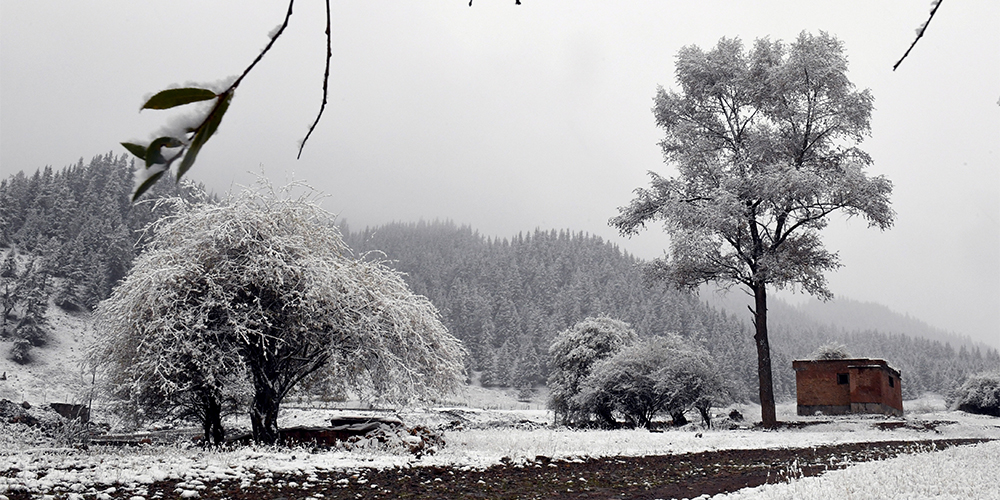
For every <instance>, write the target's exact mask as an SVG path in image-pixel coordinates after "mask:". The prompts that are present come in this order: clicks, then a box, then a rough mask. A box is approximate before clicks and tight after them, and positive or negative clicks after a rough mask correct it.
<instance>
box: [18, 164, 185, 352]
mask: <svg viewBox="0 0 1000 500" xmlns="http://www.w3.org/2000/svg"><path fill="white" fill-rule="evenodd" d="M132 187H133V186H132V161H131V160H130V159H127V158H126V155H121V156H114V155H113V154H111V153H108V154H107V155H103V156H96V157H94V158H93V159H92V160H91V161H90V162H89V163H84V162H83V160H82V159H81V160H80V161H79V162H78V163H77V164H76V165H71V166H69V167H66V168H63V169H62V170H58V171H55V170H54V169H53V168H52V167H45V168H44V169H39V170H36V171H35V172H34V173H31V174H26V173H24V172H23V171H21V172H18V173H16V174H14V175H12V176H10V177H8V178H6V179H3V180H2V181H0V248H2V249H3V254H2V255H3V260H2V264H0V275H2V280H3V282H2V285H0V299H2V302H3V304H2V305H3V317H2V334H3V336H4V337H5V338H12V339H15V344H17V345H18V347H17V349H18V350H19V352H21V353H22V354H23V355H25V356H26V355H27V353H28V351H29V349H30V347H32V346H33V347H39V346H42V345H44V344H45V342H46V337H47V333H46V332H47V329H48V327H47V325H46V324H45V311H46V309H47V308H48V305H49V303H53V304H55V305H56V306H58V307H61V308H63V309H66V310H68V311H89V310H92V309H93V308H94V307H95V306H96V305H97V303H98V302H100V301H101V300H103V299H105V298H107V297H108V295H109V294H110V293H111V289H112V288H113V287H114V285H115V283H117V282H118V281H119V280H120V279H122V278H123V277H124V276H125V275H126V273H128V270H129V269H130V268H131V267H132V260H133V259H134V258H135V256H136V255H138V253H139V252H141V251H142V247H143V242H144V238H145V236H144V233H143V228H144V227H146V225H147V224H149V223H150V222H152V221H154V220H156V219H158V218H160V217H163V216H165V215H167V214H169V213H171V207H169V206H167V205H159V206H157V205H156V204H155V203H154V202H153V201H154V200H155V199H157V198H162V197H168V196H169V197H182V198H186V199H189V200H195V199H198V198H199V197H201V196H203V194H201V193H204V189H202V188H200V187H198V186H194V185H193V184H186V185H185V184H181V185H177V184H174V183H168V182H163V183H160V184H158V185H157V186H156V187H155V188H154V189H153V190H151V192H150V193H149V194H147V195H146V196H144V197H143V199H142V200H141V201H140V202H138V203H135V204H133V203H130V201H129V200H130V193H131V190H132ZM17 341H19V343H18V342H17ZM25 359H27V358H25Z"/></svg>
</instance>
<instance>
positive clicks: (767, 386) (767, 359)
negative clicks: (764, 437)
mask: <svg viewBox="0 0 1000 500" xmlns="http://www.w3.org/2000/svg"><path fill="white" fill-rule="evenodd" d="M753 298H754V311H753V313H754V314H753V323H754V327H755V329H756V332H755V333H754V336H753V339H754V343H755V344H757V379H758V381H759V382H760V420H761V423H762V424H763V425H764V428H765V429H774V428H775V427H777V426H778V420H777V417H776V416H775V412H774V383H773V381H772V378H771V346H770V344H769V343H768V340H767V289H766V288H765V285H764V284H763V283H760V284H757V285H755V286H754V287H753Z"/></svg>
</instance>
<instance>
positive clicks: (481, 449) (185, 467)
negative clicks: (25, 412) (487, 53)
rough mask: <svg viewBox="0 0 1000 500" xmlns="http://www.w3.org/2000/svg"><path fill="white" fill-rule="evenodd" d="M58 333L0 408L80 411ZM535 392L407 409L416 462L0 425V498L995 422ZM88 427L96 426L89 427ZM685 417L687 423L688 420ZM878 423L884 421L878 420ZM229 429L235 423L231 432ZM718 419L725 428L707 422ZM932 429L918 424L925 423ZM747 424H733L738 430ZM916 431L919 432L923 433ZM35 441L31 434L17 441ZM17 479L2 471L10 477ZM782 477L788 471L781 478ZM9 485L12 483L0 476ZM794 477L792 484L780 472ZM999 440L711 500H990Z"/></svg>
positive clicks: (816, 441) (70, 323)
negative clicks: (611, 405) (762, 424)
mask: <svg viewBox="0 0 1000 500" xmlns="http://www.w3.org/2000/svg"><path fill="white" fill-rule="evenodd" d="M51 319H52V320H53V321H55V322H57V323H58V327H59V328H58V330H60V331H76V332H83V333H77V334H73V335H70V336H56V338H54V339H53V342H52V343H51V344H50V345H49V346H47V347H46V348H44V349H39V350H38V352H37V356H38V362H37V363H35V364H33V365H29V366H27V367H21V366H19V365H14V364H12V363H10V362H9V361H8V360H7V359H6V358H5V357H4V359H0V371H4V372H5V373H6V375H7V380H4V381H0V398H6V399H11V400H14V401H18V402H20V401H28V402H30V403H31V404H33V405H41V404H43V403H48V402H83V401H86V399H87V397H88V393H89V385H90V384H89V382H90V380H89V377H87V376H86V374H84V373H82V370H81V369H80V367H79V365H78V364H77V363H76V360H78V359H79V358H80V355H81V352H82V348H83V346H84V345H85V344H86V341H87V339H86V336H87V335H88V334H89V332H87V330H86V328H84V327H82V324H83V323H84V322H83V321H82V319H81V318H77V317H73V316H70V315H65V314H62V313H59V314H58V315H57V317H54V318H51ZM545 396H546V395H545V394H544V393H539V394H535V395H534V398H533V399H532V401H530V402H522V401H517V399H516V393H514V392H512V391H498V390H489V389H483V388H481V387H469V388H467V390H466V392H464V393H462V394H460V395H457V396H456V397H454V398H453V399H452V400H451V401H449V403H448V404H449V405H453V407H449V408H437V409H431V410H413V411H409V412H404V413H403V414H402V417H403V419H404V421H406V423H407V424H409V425H417V424H424V425H428V426H430V427H437V426H439V425H442V424H450V423H453V422H456V421H457V422H460V423H461V426H460V427H458V428H456V430H450V431H446V432H445V440H446V442H447V445H446V446H445V447H444V448H443V449H441V450H439V451H438V452H437V453H435V454H432V455H424V456H423V457H421V458H416V457H414V456H412V455H410V454H408V453H402V452H390V451H386V450H377V449H369V450H361V451H352V452H346V451H327V452H318V453H316V452H311V451H309V450H305V449H273V448H272V449H268V448H244V449H238V450H232V451H205V450H202V449H200V448H197V447H193V446H190V445H186V446H178V445H172V446H143V447H132V448H102V447H96V446H93V447H91V448H90V449H89V450H75V449H71V448H57V447H54V445H53V443H52V441H51V440H48V441H46V439H43V438H42V437H41V436H39V435H38V433H37V431H27V432H26V431H25V430H24V429H23V427H19V428H18V430H16V429H15V426H12V425H10V424H6V423H0V500H5V499H6V497H5V494H9V493H10V492H12V491H23V490H28V491H30V492H32V493H33V494H35V495H48V494H57V493H58V497H59V498H87V499H91V498H97V499H103V498H110V497H114V498H121V497H123V495H124V497H125V498H128V497H130V496H133V495H134V496H144V495H145V494H146V493H145V492H146V487H147V485H149V484H151V483H153V482H156V481H160V480H166V479H173V480H178V481H182V483H181V484H179V485H178V495H179V496H181V497H184V496H185V495H188V496H194V492H196V491H198V490H199V489H203V488H205V487H206V485H207V484H210V483H211V482H213V481H218V480H236V481H249V480H250V478H254V477H260V476H261V475H263V476H267V475H268V474H274V473H282V472H287V473H294V474H296V475H299V476H301V477H302V478H303V480H304V481H307V482H308V481H313V480H315V479H310V478H311V477H314V474H315V473H317V472H319V471H323V470H331V469H354V468H361V467H397V466H398V467H416V466H421V465H449V466H454V467H459V468H463V467H472V468H484V467H488V466H491V465H495V464H499V463H504V462H508V463H509V462H514V463H517V462H524V461H529V460H532V459H534V458H535V457H536V456H539V455H542V456H546V457H551V458H554V459H567V460H573V459H576V458H584V457H604V456H644V455H666V454H677V453H692V452H702V451H713V450H724V449H767V448H800V447H810V446H818V445H825V444H841V443H857V442H877V441H916V440H926V439H946V438H987V439H998V440H1000V419H998V418H994V417H986V416H979V415H969V414H965V413H961V412H952V411H947V410H946V409H945V403H944V400H943V398H941V397H940V396H936V395H927V396H925V397H924V398H921V399H919V400H915V401H906V402H904V406H905V407H906V408H907V412H906V415H905V424H906V425H902V426H900V427H898V428H894V429H892V430H879V429H878V428H877V426H876V424H878V423H880V422H887V420H886V419H884V418H882V417H858V416H854V417H799V416H797V415H796V414H795V405H794V403H791V402H789V403H785V404H781V405H779V407H778V418H779V420H781V421H786V422H810V421H812V422H816V421H822V422H824V423H816V424H815V425H808V426H804V427H802V428H797V429H784V430H780V431H774V432H764V431H759V430H750V429H747V428H741V429H727V430H723V429H722V428H719V429H712V430H701V429H696V428H695V427H696V426H695V425H692V426H689V427H688V428H684V429H678V430H667V431H666V432H662V433H650V432H647V431H643V430H614V431H596V430H593V431H571V430H566V429H556V428H551V427H547V426H544V425H543V424H546V423H549V422H551V420H552V417H551V415H550V414H549V413H548V412H547V411H545V410H544V401H545ZM734 408H735V409H737V410H739V411H740V412H741V413H742V414H743V415H745V416H746V417H747V419H748V420H749V422H747V424H752V423H753V420H754V419H755V418H759V414H760V410H759V407H755V406H753V405H738V406H735V407H731V408H726V409H721V410H719V411H718V412H717V413H718V415H720V416H724V415H728V413H729V411H730V410H732V409H734ZM332 413H333V412H332V411H331V410H323V409H315V408H304V407H299V408H295V407H292V405H286V408H285V409H284V410H283V412H282V415H281V420H280V425H281V426H283V427H288V426H295V425H325V424H326V423H327V422H328V420H327V419H328V418H329V417H330V416H331V414H332ZM96 418H97V419H99V420H100V416H99V415H98V416H97V417H96ZM692 418H693V419H694V420H696V421H697V420H699V419H698V418H697V417H695V416H693V415H692ZM889 421H892V420H889ZM233 423H235V424H236V425H240V422H239V421H236V422H233ZM720 423H723V424H724V423H726V422H725V419H724V418H722V419H720ZM928 423H933V425H930V426H927V425H926V424H928ZM747 426H748V425H746V426H744V427H747ZM928 427H933V429H929V428H928ZM31 432H35V435H31ZM15 470H16V471H17V472H16V474H15V473H13V471H15ZM792 472H794V471H792ZM8 475H13V476H14V477H5V476H8ZM792 475H794V474H792ZM998 477H1000V441H993V442H990V443H984V444H980V445H975V446H963V447H958V448H951V449H947V450H944V451H928V452H927V453H919V454H914V455H904V456H900V457H897V458H894V459H889V460H884V461H880V462H866V463H859V464H856V465H852V466H850V467H848V468H846V469H843V470H838V471H832V472H828V473H826V474H823V475H822V476H818V477H810V478H803V479H798V480H794V481H792V482H790V483H783V484H776V485H767V486H762V487H758V488H752V489H747V490H742V491H739V492H737V493H733V494H730V495H720V496H718V497H717V498H740V499H743V498H762V499H773V498H880V499H881V498H984V499H989V498H996V499H1000V481H998V480H997V478H998Z"/></svg>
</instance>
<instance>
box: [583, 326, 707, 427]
mask: <svg viewBox="0 0 1000 500" xmlns="http://www.w3.org/2000/svg"><path fill="white" fill-rule="evenodd" d="M721 387H722V382H721V379H720V377H719V375H718V372H717V371H716V369H715V366H714V364H713V362H712V360H711V357H710V355H709V354H708V352H707V351H705V350H704V349H702V348H700V347H698V346H695V345H693V344H691V343H689V342H687V341H685V340H684V339H682V338H681V337H680V336H678V335H673V334H669V335H666V336H663V337H652V338H650V339H646V340H642V341H639V342H636V343H634V344H632V345H630V346H628V347H626V348H624V349H622V350H621V351H619V352H618V353H617V354H615V355H614V356H612V357H611V358H609V359H607V360H604V361H601V362H599V363H597V364H596V365H595V366H594V368H593V371H592V373H591V374H590V376H588V377H587V378H586V379H585V380H584V381H583V382H582V383H581V391H580V393H579V394H578V395H577V396H576V397H574V399H573V400H574V402H575V403H577V404H579V405H580V406H582V407H585V408H586V407H594V406H596V405H605V406H608V407H610V408H611V409H612V410H614V411H615V412H616V413H617V414H620V415H621V416H623V417H624V418H625V419H626V421H627V423H628V424H629V425H633V426H639V427H648V426H649V424H650V423H651V422H652V420H653V418H654V417H655V416H657V415H658V414H661V413H667V414H670V415H671V416H672V417H673V418H674V421H675V423H680V421H683V414H684V411H685V410H687V409H689V408H692V407H695V406H696V405H698V406H699V410H700V411H701V412H702V415H703V417H704V416H705V415H707V414H708V413H709V409H710V408H711V405H712V403H713V402H715V401H716V400H717V399H718V395H719V393H720V392H721ZM705 418H706V421H705V423H706V425H708V424H709V420H708V417H705Z"/></svg>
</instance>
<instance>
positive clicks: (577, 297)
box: [0, 155, 1000, 401]
mask: <svg viewBox="0 0 1000 500" xmlns="http://www.w3.org/2000/svg"><path fill="white" fill-rule="evenodd" d="M131 170H132V166H131V162H129V161H126V159H125V158H124V157H114V156H113V155H103V156H97V157H95V158H94V159H92V160H91V162H90V163H89V164H85V163H83V162H82V161H81V162H78V163H77V164H76V165H71V166H69V167H66V168H65V169H62V170H59V171H55V170H53V169H51V168H48V167H47V168H45V169H40V170H38V171H36V172H35V173H33V174H27V173H23V172H19V173H17V174H15V175H12V176H10V177H9V178H7V179H3V180H0V195H2V196H0V207H2V217H0V263H2V264H3V266H2V267H3V269H2V270H0V291H2V292H3V293H0V298H2V299H3V300H2V302H3V313H4V314H3V318H2V320H3V321H2V328H0V355H2V356H4V357H6V358H8V359H11V360H14V361H15V362H16V364H17V366H21V367H23V369H24V370H30V369H31V366H32V361H31V359H32V357H33V353H37V354H38V355H39V358H40V359H46V358H50V357H51V356H48V354H51V353H49V352H48V351H47V350H49V349H52V347H51V346H49V345H47V342H48V339H49V337H50V334H51V333H52V332H54V331H56V330H58V328H56V325H55V324H54V323H53V322H58V317H54V316H53V313H54V312H56V311H53V310H54V309H61V310H64V311H77V312H79V313H80V314H83V315H84V316H88V315H89V313H88V311H89V310H91V309H92V308H93V307H94V305H96V304H97V302H99V301H100V300H103V299H104V298H105V297H107V296H108V294H109V293H110V291H111V289H112V288H113V287H114V286H115V285H116V284H117V282H118V281H119V280H120V279H121V278H122V277H123V276H125V275H127V274H128V272H129V270H130V268H131V264H132V261H133V259H134V258H135V257H136V256H137V255H139V254H140V253H141V252H142V250H143V248H144V245H143V242H144V241H145V239H146V238H148V237H149V236H150V235H149V234H148V233H146V232H145V231H144V230H143V228H144V227H146V226H147V225H148V224H149V223H151V222H153V221H155V220H158V219H159V218H161V217H164V216H169V215H170V214H172V213H173V212H172V211H171V210H170V209H169V207H170V206H171V205H170V204H169V203H168V204H164V205H158V204H154V203H148V202H147V203H140V204H130V203H129V201H128V199H129V194H130V192H131V187H132V186H131ZM157 186H158V188H157V189H158V190H162V191H157V192H153V193H150V196H163V197H183V198H185V199H187V200H188V202H192V203H195V202H199V201H202V202H207V203H215V202H217V200H216V199H215V198H213V197H211V196H208V197H206V196H205V195H204V194H203V191H201V190H200V189H199V188H197V187H194V186H189V187H184V186H177V185H175V184H172V183H160V184H157ZM341 229H342V232H343V233H344V239H345V241H346V242H347V243H348V244H349V245H350V246H351V248H352V249H353V250H354V251H355V253H356V255H357V256H359V257H360V258H371V259H388V261H389V264H390V265H392V266H393V267H394V268H396V269H397V270H399V271H401V272H404V273H406V276H405V279H406V281H407V283H408V284H409V286H410V287H411V288H412V289H413V290H414V291H415V292H416V293H419V294H422V295H425V296H427V297H428V298H429V299H430V300H431V302H432V303H433V304H434V305H435V306H436V307H437V308H438V310H439V311H440V313H441V316H442V321H443V322H444V324H445V325H446V326H447V327H448V328H449V330H451V332H452V333H453V334H454V335H455V336H456V337H458V338H459V339H461V340H462V341H463V342H464V344H465V347H466V349H467V350H468V352H469V357H468V358H467V368H468V369H469V370H470V371H473V372H476V373H477V374H478V375H479V376H480V380H481V381H482V382H483V383H485V384H487V385H495V386H505V387H516V388H519V389H521V390H524V391H530V390H532V389H533V388H534V387H537V386H539V385H540V384H544V383H545V381H546V379H547V376H548V373H549V366H548V349H549V345H550V344H551V342H552V339H553V338H554V337H555V336H556V335H557V334H558V333H559V332H560V331H562V330H564V329H566V328H569V327H570V326H572V325H573V324H575V323H577V322H579V321H582V320H584V319H586V318H587V317H590V316H597V315H607V316H611V317H613V318H616V319H621V320H623V321H626V322H628V323H630V324H631V325H632V327H633V328H635V330H636V331H637V332H638V333H639V335H640V336H646V337H648V336H653V335H662V334H665V333H676V334H678V335H680V336H682V337H685V338H686V339H688V340H689V341H691V342H694V343H697V344H699V345H701V346H702V347H704V348H705V349H706V350H707V351H708V352H709V353H710V354H711V356H712V358H713V359H714V362H715V363H716V364H717V366H718V368H719V369H720V370H721V371H722V372H723V373H724V374H725V376H726V378H727V380H728V381H729V382H730V387H729V389H730V394H731V397H732V398H733V399H736V400H744V401H746V400H753V399H754V398H755V395H756V392H757V391H756V385H757V380H756V377H757V363H756V351H755V347H754V342H753V333H752V332H753V328H752V327H751V325H750V317H751V315H750V312H749V311H748V310H747V308H746V305H747V303H748V301H747V297H746V295H745V294H744V293H742V292H741V291H739V290H737V289H733V290H731V291H730V292H729V293H727V294H721V293H718V292H716V291H714V290H713V289H707V288H706V289H703V290H702V291H701V293H700V294H697V295H696V294H692V293H687V292H681V291H678V290H676V289H674V288H672V287H670V286H667V285H666V284H665V283H656V284H653V285H650V284H649V283H646V282H645V280H644V279H643V274H642V266H643V265H644V264H645V261H643V260H642V259H638V258H636V257H634V256H632V255H629V254H628V253H626V252H623V251H622V250H621V249H620V248H619V247H617V246H616V245H614V244H613V243H611V242H608V241H605V240H603V239H602V238H600V237H598V236H594V235H589V234H586V233H583V232H577V231H572V230H567V229H563V230H541V229H535V230H534V231H531V232H522V233H519V234H516V235H513V236H511V237H509V238H495V237H487V236H484V235H482V234H480V233H479V232H478V231H476V230H475V229H473V228H472V227H469V226H457V225H455V224H454V223H451V222H440V221H436V222H431V223H427V222H416V223H403V222H397V223H390V224H384V225H381V226H378V227H373V228H365V229H364V230H359V231H353V230H351V228H349V227H347V225H346V223H344V224H343V225H342V227H341ZM50 305H52V306H53V307H52V308H50V307H49V306H50ZM769 311H770V314H769V316H770V319H769V322H768V326H769V337H770V339H771V347H772V351H771V357H772V364H773V367H774V388H775V394H776V395H777V396H779V397H781V398H792V397H794V394H795V374H794V371H793V370H792V366H791V364H792V361H793V360H795V359H802V358H806V357H808V356H810V354H811V353H812V352H813V351H814V350H815V349H816V348H817V347H819V346H821V345H823V344H826V343H830V342H837V343H841V344H845V345H846V347H847V350H848V351H849V352H850V353H851V354H852V355H854V356H858V357H877V358H882V359H885V360H887V361H888V362H889V363H890V364H892V365H893V366H894V367H896V368H899V369H900V370H902V373H903V381H904V383H903V391H904V395H905V396H906V397H917V396H919V395H921V394H922V393H923V392H925V391H931V392H937V393H940V394H948V393H949V392H950V391H951V390H953V389H954V388H955V387H957V386H958V385H959V384H961V383H962V382H963V381H964V380H965V378H966V377H967V376H969V375H970V374H972V373H977V372H980V371H984V370H996V369H1000V354H998V351H997V350H996V349H995V348H990V347H987V346H984V345H982V344H976V343H973V342H971V341H969V339H968V338H964V337H958V336H955V335H953V334H949V333H947V332H944V331H943V330H940V329H937V328H934V327H931V326H929V325H927V324H926V323H923V322H922V321H920V320H918V319H915V318H912V317H908V316H904V315H900V314H897V313H894V312H892V311H890V310H889V309H888V308H886V307H884V306H881V305H878V304H866V303H860V302H856V301H850V300H843V299H839V300H836V301H832V302H830V303H826V304H823V303H806V304H803V305H800V306H795V305H790V304H789V303H787V302H785V301H782V300H780V299H779V298H778V297H772V298H771V299H770V301H769ZM70 334H72V332H70ZM94 334H95V335H100V334H101V332H94ZM11 366H13V365H11ZM12 369H13V368H12ZM18 370H20V368H18Z"/></svg>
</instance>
